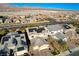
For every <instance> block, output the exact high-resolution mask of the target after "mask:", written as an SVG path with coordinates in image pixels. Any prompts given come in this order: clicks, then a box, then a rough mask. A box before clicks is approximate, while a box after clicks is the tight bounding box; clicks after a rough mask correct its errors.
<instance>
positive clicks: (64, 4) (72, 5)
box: [9, 3, 79, 10]
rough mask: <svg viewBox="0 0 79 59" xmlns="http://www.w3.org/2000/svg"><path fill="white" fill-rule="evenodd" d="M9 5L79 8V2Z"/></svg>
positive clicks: (15, 4)
mask: <svg viewBox="0 0 79 59" xmlns="http://www.w3.org/2000/svg"><path fill="white" fill-rule="evenodd" d="M9 5H10V6H20V7H22V6H28V7H29V6H30V7H41V8H57V9H66V10H79V3H10V4H9Z"/></svg>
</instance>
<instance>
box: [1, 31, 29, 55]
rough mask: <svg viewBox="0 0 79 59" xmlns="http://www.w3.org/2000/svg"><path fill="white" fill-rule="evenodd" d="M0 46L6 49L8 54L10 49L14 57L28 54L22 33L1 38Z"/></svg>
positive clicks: (14, 33)
mask: <svg viewBox="0 0 79 59" xmlns="http://www.w3.org/2000/svg"><path fill="white" fill-rule="evenodd" d="M1 45H4V48H5V47H6V48H7V49H8V53H10V50H11V49H12V50H13V51H14V55H17V56H18V55H23V54H24V53H28V48H27V42H26V38H25V34H24V33H18V32H11V33H8V34H7V35H6V36H3V37H2V38H1Z"/></svg>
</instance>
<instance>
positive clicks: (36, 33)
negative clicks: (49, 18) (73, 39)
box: [26, 27, 49, 40]
mask: <svg viewBox="0 0 79 59" xmlns="http://www.w3.org/2000/svg"><path fill="white" fill-rule="evenodd" d="M26 31H27V33H28V36H29V39H30V40H31V39H33V38H35V37H43V38H48V35H49V32H48V30H47V29H46V28H45V27H39V28H38V27H33V28H27V29H26Z"/></svg>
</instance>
